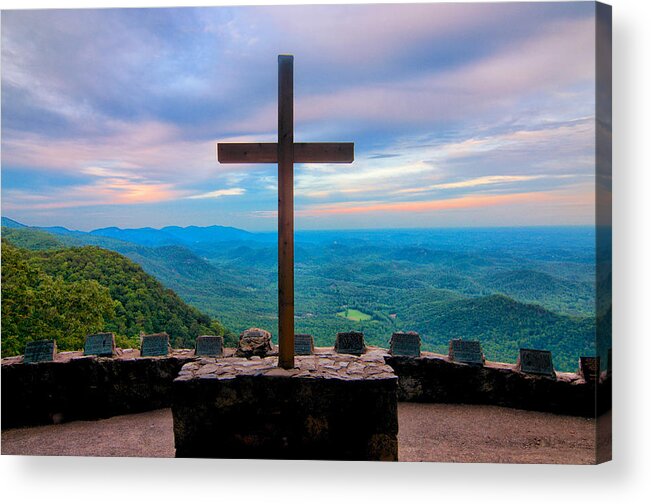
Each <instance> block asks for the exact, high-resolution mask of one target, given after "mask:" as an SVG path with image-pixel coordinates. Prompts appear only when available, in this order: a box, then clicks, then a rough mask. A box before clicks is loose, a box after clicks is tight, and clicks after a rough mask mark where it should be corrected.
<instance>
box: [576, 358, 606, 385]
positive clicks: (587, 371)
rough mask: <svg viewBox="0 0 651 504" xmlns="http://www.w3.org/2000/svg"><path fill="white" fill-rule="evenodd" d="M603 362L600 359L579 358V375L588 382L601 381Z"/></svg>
mask: <svg viewBox="0 0 651 504" xmlns="http://www.w3.org/2000/svg"><path fill="white" fill-rule="evenodd" d="M600 373H601V360H600V359H599V357H579V374H580V375H581V376H582V377H583V379H584V380H585V381H586V382H590V383H594V382H597V381H599V374H600Z"/></svg>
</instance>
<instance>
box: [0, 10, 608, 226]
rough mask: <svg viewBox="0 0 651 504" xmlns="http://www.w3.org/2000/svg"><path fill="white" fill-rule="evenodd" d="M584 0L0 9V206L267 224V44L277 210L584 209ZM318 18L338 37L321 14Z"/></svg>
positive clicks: (587, 183) (48, 212)
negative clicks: (287, 90) (287, 81)
mask: <svg viewBox="0 0 651 504" xmlns="http://www.w3.org/2000/svg"><path fill="white" fill-rule="evenodd" d="M594 9H595V7H594V4H593V3H588V2H586V3H581V2H575V3H572V2H570V3H541V4H522V3H514V4H506V3H502V4H500V3H493V4H490V3H488V4H412V5H326V6H282V7H266V6H265V7H215V8H164V9H160V8H159V9H88V10H80V9H73V10H41V11H38V10H36V11H34V10H32V11H3V13H2V215H4V216H7V217H10V218H13V219H16V220H18V221H20V222H24V223H27V224H30V225H40V226H50V225H62V226H66V227H69V228H71V229H81V230H89V229H95V228H100V227H107V226H118V227H121V228H138V227H145V226H151V227H156V228H160V227H163V226H167V225H179V226H188V225H197V226H206V225H212V224H218V225H226V226H233V227H237V228H242V229H248V230H273V229H275V227H276V213H275V210H276V204H277V188H276V167H275V165H220V164H218V163H217V161H216V157H215V144H216V142H217V141H275V140H276V120H277V119H276V98H277V96H276V95H277V87H276V86H277V83H276V77H277V70H276V61H277V60H276V57H277V55H278V54H281V53H292V54H294V56H295V118H296V125H295V139H296V141H354V142H355V150H356V153H355V154H356V156H355V158H356V159H355V162H354V163H353V164H352V165H336V164H331V165H328V164H325V165H309V164H307V165H297V166H296V168H295V194H296V200H295V204H296V228H297V229H364V228H411V227H426V228H433V227H481V226H530V225H593V224H594V220H595V212H594V198H595V197H594V193H595V176H594V170H595V134H596V133H595V62H594V53H595V11H594ZM335 33H336V36H334V34H335Z"/></svg>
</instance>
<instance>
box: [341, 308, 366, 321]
mask: <svg viewBox="0 0 651 504" xmlns="http://www.w3.org/2000/svg"><path fill="white" fill-rule="evenodd" d="M337 316H338V317H343V318H347V319H348V320H353V321H355V322H362V321H364V320H371V319H372V318H373V317H372V316H371V315H369V314H368V313H364V312H361V311H359V310H350V309H346V310H344V311H340V312H338V313H337Z"/></svg>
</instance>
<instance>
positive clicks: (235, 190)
mask: <svg viewBox="0 0 651 504" xmlns="http://www.w3.org/2000/svg"><path fill="white" fill-rule="evenodd" d="M244 193H246V189H243V188H241V187H231V188H230V189H218V190H216V191H210V192H207V193H202V194H193V195H192V196H188V197H187V198H188V199H209V198H210V199H214V198H221V197H223V196H240V195H242V194H244Z"/></svg>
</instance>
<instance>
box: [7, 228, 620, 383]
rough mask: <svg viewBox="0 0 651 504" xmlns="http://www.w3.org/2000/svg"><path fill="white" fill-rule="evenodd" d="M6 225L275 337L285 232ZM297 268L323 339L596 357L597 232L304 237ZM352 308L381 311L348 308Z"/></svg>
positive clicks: (510, 357) (566, 365) (33, 243)
mask: <svg viewBox="0 0 651 504" xmlns="http://www.w3.org/2000/svg"><path fill="white" fill-rule="evenodd" d="M2 222H3V229H2V233H3V238H4V239H5V240H8V241H9V242H11V243H13V244H15V245H17V246H20V247H23V248H27V249H31V250H34V251H38V252H39V253H47V254H53V253H54V252H52V251H55V250H58V251H60V252H59V254H61V253H62V251H64V250H67V247H83V246H88V245H91V246H94V247H101V248H102V249H107V250H112V251H115V252H117V253H119V254H121V255H123V256H125V257H127V258H128V259H130V260H131V261H134V262H135V263H137V264H138V265H140V267H141V268H142V270H144V272H146V273H148V274H150V275H152V276H153V277H155V278H156V279H157V280H158V281H159V282H161V283H162V285H164V286H165V287H166V288H167V289H173V291H174V292H176V293H177V294H178V296H179V297H180V298H181V299H182V300H183V301H184V302H185V303H189V304H190V305H192V306H194V307H196V309H197V310H199V311H200V312H201V313H205V314H206V315H207V316H209V317H211V318H213V319H216V320H219V321H220V323H221V324H223V325H224V327H226V328H227V329H228V330H230V331H232V333H234V334H237V333H238V332H240V331H242V330H243V329H245V328H247V327H252V326H257V327H261V328H264V329H267V330H269V331H271V332H272V334H274V335H275V334H276V330H277V318H276V317H277V315H276V314H277V290H276V285H277V284H276V267H277V266H276V264H277V262H276V261H277V248H276V243H275V240H276V237H275V234H274V233H250V232H248V231H244V230H241V229H236V228H229V227H223V226H209V227H205V228H201V227H196V226H190V227H187V228H180V227H175V226H170V227H166V228H162V229H153V228H141V229H120V228H104V229H98V230H94V231H92V232H89V233H87V232H81V231H73V230H68V229H66V228H61V227H53V228H33V227H27V226H24V225H23V224H21V223H19V222H16V221H13V220H11V219H6V218H3V221H2ZM5 223H6V224H7V226H5ZM72 250H75V249H72ZM3 262H4V261H3ZM295 268H296V330H297V331H300V332H308V333H311V334H313V335H314V337H315V341H316V343H317V345H321V346H328V345H332V344H333V343H334V337H335V334H336V332H339V331H345V330H362V331H364V333H365V335H366V339H367V341H368V342H369V343H370V344H375V345H380V346H387V345H388V340H389V337H390V335H391V333H392V332H393V331H395V330H417V331H419V332H420V333H421V336H422V338H423V348H424V349H426V350H434V351H438V352H446V351H447V344H448V341H449V340H450V339H451V338H457V337H463V338H466V339H480V340H481V342H482V345H483V347H484V349H485V352H486V355H487V358H488V359H491V360H501V361H506V362H515V358H516V356H517V350H518V348H520V347H533V348H544V349H549V350H552V352H553V354H554V362H555V365H556V367H557V368H558V369H561V370H574V369H575V368H576V362H577V360H578V357H579V356H580V355H593V354H594V353H595V348H596V347H595V341H594V339H595V338H594V335H595V278H594V275H595V258H594V230H593V229H592V228H587V227H586V228H570V227H568V228H503V229H502V228H493V229H477V230H451V229H444V230H371V231H303V232H297V234H296V266H295ZM109 276H110V275H109ZM347 308H348V309H355V310H359V311H360V312H362V313H364V314H369V315H370V316H371V319H370V320H359V321H357V320H350V319H346V318H343V317H340V316H337V313H339V312H341V311H343V310H345V309H347ZM608 309H609V307H608V306H604V307H603V309H601V311H600V313H602V312H603V313H606V310H608ZM608 313H609V312H608ZM601 319H604V320H605V316H604V317H601ZM191 325H192V324H191V323H190V326H191ZM3 337H4V336H3ZM184 338H185V336H184ZM179 341H184V340H183V339H182V340H179ZM601 344H602V347H604V346H606V345H605V343H604V342H603V341H602V342H601ZM605 361H606V359H605V358H604V359H603V362H605Z"/></svg>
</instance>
